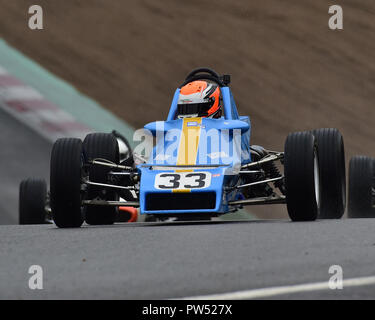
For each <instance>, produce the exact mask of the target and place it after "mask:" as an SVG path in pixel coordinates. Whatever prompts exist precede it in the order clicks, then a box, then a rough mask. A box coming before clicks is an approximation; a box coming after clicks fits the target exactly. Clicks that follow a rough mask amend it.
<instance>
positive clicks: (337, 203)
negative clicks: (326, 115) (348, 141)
mask: <svg viewBox="0 0 375 320" xmlns="http://www.w3.org/2000/svg"><path fill="white" fill-rule="evenodd" d="M313 135H314V136H315V140H316V142H317V145H318V149H319V169H320V179H321V180H320V182H321V189H322V191H321V200H320V201H321V203H320V212H319V218H321V219H340V218H341V217H342V216H343V214H344V211H345V207H346V174H345V151H344V140H343V138H342V135H341V133H340V131H339V130H337V129H333V128H324V129H317V130H314V131H313Z"/></svg>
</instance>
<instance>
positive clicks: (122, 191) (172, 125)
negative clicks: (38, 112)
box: [50, 68, 346, 228]
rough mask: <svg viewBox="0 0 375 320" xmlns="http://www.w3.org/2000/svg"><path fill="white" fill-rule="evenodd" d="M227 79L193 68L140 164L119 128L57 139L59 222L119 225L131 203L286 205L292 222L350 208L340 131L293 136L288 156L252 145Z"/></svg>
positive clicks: (150, 210) (143, 208)
mask: <svg viewBox="0 0 375 320" xmlns="http://www.w3.org/2000/svg"><path fill="white" fill-rule="evenodd" d="M229 83H230V76H229V75H222V76H220V75H218V74H217V73H216V72H214V71H213V70H211V69H208V68H199V69H196V70H193V71H192V72H191V73H190V74H189V75H188V76H187V77H186V79H185V81H184V82H183V83H182V85H181V86H180V87H179V88H177V89H176V91H175V94H174V97H173V99H172V104H171V107H170V111H169V114H168V118H167V120H166V121H157V122H153V123H149V124H147V125H146V126H145V127H144V129H143V130H144V132H145V134H147V135H149V136H151V140H149V141H156V143H155V144H154V145H153V148H152V150H151V151H150V152H149V153H150V154H149V156H148V159H147V160H144V161H142V162H141V163H140V162H139V158H140V157H139V155H137V154H136V153H135V152H132V151H131V150H128V151H127V152H125V153H124V152H121V146H120V145H119V141H118V139H116V137H115V136H114V135H113V134H106V133H92V134H89V135H87V136H86V138H85V139H84V141H83V142H82V141H81V140H80V139H75V138H63V139H59V140H57V141H56V142H55V143H54V146H53V149H52V154H51V179H50V188H51V189H50V205H51V210H52V217H53V220H54V222H55V224H56V225H57V226H58V227H61V228H67V227H80V226H81V225H82V223H83V222H84V221H86V223H88V224H92V225H100V224H112V223H114V222H115V221H116V216H117V214H118V208H119V207H124V206H125V207H135V208H138V210H139V214H140V215H146V218H147V219H146V220H150V221H154V220H163V219H167V218H170V217H174V218H176V219H178V220H192V219H194V220H207V219H211V217H217V216H220V215H223V214H227V213H230V212H234V211H236V210H238V209H240V208H242V207H243V206H247V205H264V204H283V203H285V204H286V205H287V209H288V213H289V216H290V218H291V220H293V221H312V220H315V219H317V218H318V217H319V218H331V219H332V218H340V217H341V216H342V214H343V213H344V210H345V205H346V198H345V188H346V186H345V159H344V145H343V139H342V136H341V134H340V132H339V131H338V130H337V129H317V130H313V131H304V132H295V133H290V134H289V135H288V136H287V138H286V141H285V147H284V151H283V152H278V151H271V150H267V149H265V148H263V147H260V146H256V145H251V144H250V138H251V124H250V119H249V117H247V116H239V114H238V112H237V108H236V104H235V101H234V98H233V95H232V93H231V90H230V87H229ZM125 154H126V155H125ZM281 167H283V173H281V172H280V170H279V168H281Z"/></svg>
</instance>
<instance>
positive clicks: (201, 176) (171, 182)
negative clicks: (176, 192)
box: [155, 172, 211, 189]
mask: <svg viewBox="0 0 375 320" xmlns="http://www.w3.org/2000/svg"><path fill="white" fill-rule="evenodd" d="M210 184H211V173H210V172H181V173H159V174H157V175H156V177H155V188H156V189H203V188H207V187H209V186H210Z"/></svg>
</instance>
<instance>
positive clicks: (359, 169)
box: [348, 156, 375, 218]
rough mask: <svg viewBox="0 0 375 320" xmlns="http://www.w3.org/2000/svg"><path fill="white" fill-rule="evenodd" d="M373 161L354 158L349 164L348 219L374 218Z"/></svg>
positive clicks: (364, 157)
mask: <svg viewBox="0 0 375 320" xmlns="http://www.w3.org/2000/svg"><path fill="white" fill-rule="evenodd" d="M374 177H375V159H373V158H370V157H366V156H355V157H353V158H352V159H350V163H349V201H348V217H349V218H375V208H374V207H373V204H374V196H373V188H374Z"/></svg>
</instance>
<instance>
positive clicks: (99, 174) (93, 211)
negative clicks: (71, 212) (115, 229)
mask: <svg viewBox="0 0 375 320" xmlns="http://www.w3.org/2000/svg"><path fill="white" fill-rule="evenodd" d="M83 150H84V155H85V160H86V161H89V160H93V159H96V158H101V159H105V160H109V161H111V162H114V163H116V164H118V163H119V157H120V156H119V149H118V144H117V140H116V138H115V136H114V135H112V134H109V133H90V134H88V135H87V136H86V138H85V140H84V141H83ZM109 171H111V168H109V167H103V166H98V165H91V166H90V168H89V172H88V173H89V178H90V181H92V182H99V183H108V181H107V175H108V172H109ZM86 197H87V199H90V200H91V199H95V198H100V199H102V200H108V201H116V200H118V195H117V193H116V191H115V190H113V189H110V188H104V187H100V186H88V190H87V195H86ZM117 213H118V209H117V207H107V206H87V207H86V208H85V220H86V222H87V223H88V224H91V225H105V224H113V223H114V222H115V220H116V217H117Z"/></svg>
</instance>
